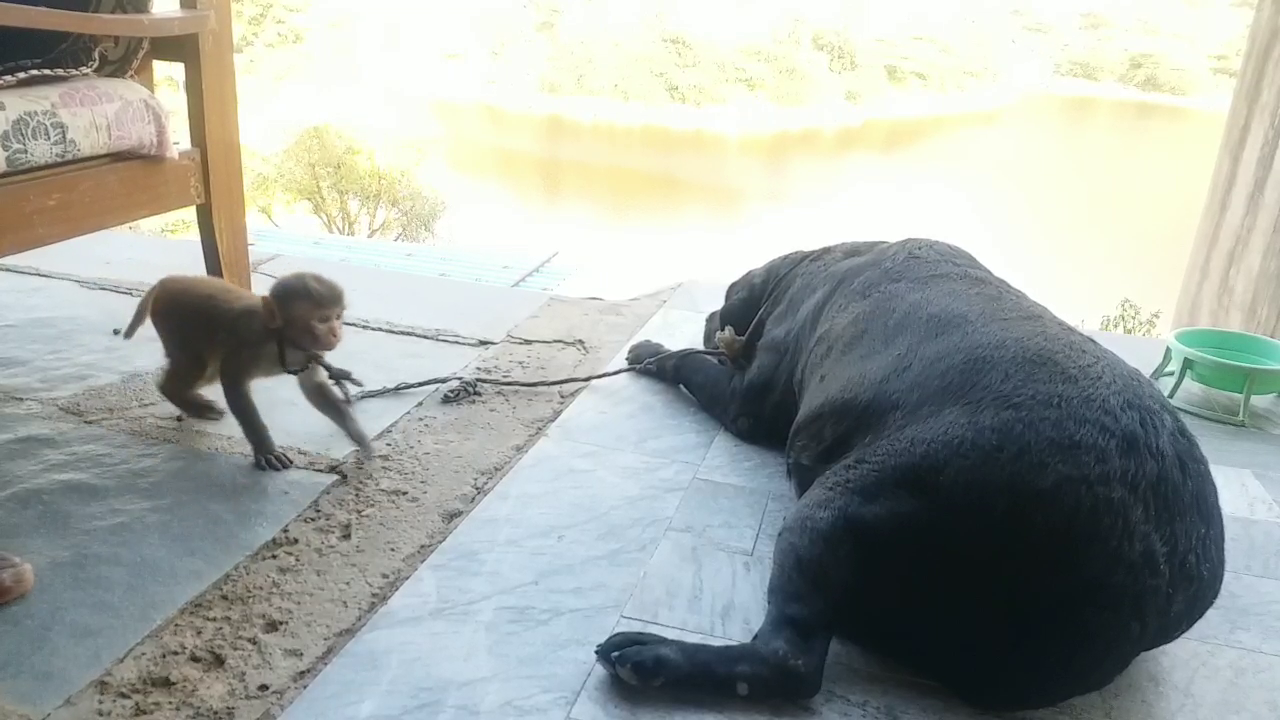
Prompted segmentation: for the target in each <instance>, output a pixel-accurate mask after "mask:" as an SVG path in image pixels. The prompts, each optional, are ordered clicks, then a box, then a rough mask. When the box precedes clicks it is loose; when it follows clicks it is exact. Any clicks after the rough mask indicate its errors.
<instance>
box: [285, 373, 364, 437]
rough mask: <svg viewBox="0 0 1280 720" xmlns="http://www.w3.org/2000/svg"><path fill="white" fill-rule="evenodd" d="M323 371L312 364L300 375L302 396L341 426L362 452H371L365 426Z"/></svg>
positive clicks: (299, 384) (299, 381) (299, 383)
mask: <svg viewBox="0 0 1280 720" xmlns="http://www.w3.org/2000/svg"><path fill="white" fill-rule="evenodd" d="M338 369H340V368H338ZM322 372H324V371H323V369H322V368H321V367H320V366H319V365H312V366H311V367H309V368H307V371H306V372H304V373H302V374H301V375H299V376H298V387H299V388H301V389H302V396H303V397H305V398H306V399H307V402H309V403H311V406H312V407H314V408H315V409H316V410H319V411H320V413H321V414H322V415H324V416H325V417H327V418H329V420H330V421H331V422H332V423H333V424H334V425H337V426H338V427H339V428H341V429H342V432H344V433H346V434H347V437H349V438H351V441H352V442H354V443H355V444H356V445H358V446H359V447H360V451H361V452H364V453H367V452H369V436H368V435H367V434H365V431H364V428H361V427H360V423H358V422H356V418H355V415H353V414H352V413H351V407H350V406H348V405H347V404H346V403H345V402H343V401H342V398H340V397H338V395H337V393H335V392H334V391H333V388H332V387H330V385H329V383H328V382H327V381H325V379H324V377H323V376H322V375H321V373H322ZM343 372H345V371H343ZM348 374H349V373H348Z"/></svg>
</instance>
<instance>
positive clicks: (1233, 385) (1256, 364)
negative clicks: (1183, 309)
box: [1169, 327, 1280, 395]
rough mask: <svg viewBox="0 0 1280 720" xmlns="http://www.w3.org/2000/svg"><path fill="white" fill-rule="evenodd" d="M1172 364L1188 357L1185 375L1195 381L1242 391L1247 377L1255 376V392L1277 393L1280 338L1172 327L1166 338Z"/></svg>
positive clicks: (1175, 365) (1218, 388)
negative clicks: (1169, 334)
mask: <svg viewBox="0 0 1280 720" xmlns="http://www.w3.org/2000/svg"><path fill="white" fill-rule="evenodd" d="M1169 352H1170V353H1171V354H1172V355H1173V358H1172V359H1173V362H1172V363H1171V367H1174V368H1178V367H1181V366H1182V362H1183V360H1184V359H1185V360H1190V361H1191V362H1190V363H1188V366H1187V376H1188V377H1190V378H1191V379H1192V380H1194V381H1195V382H1197V383H1199V384H1201V385H1205V386H1207V387H1211V388H1213V389H1215V390H1222V391H1224V392H1231V393H1243V392H1244V390H1245V383H1246V382H1247V381H1248V379H1249V376H1250V375H1252V376H1253V377H1254V381H1253V394H1254V395H1274V394H1275V393H1277V392H1280V340H1274V339H1272V338H1269V337H1266V336H1264V335H1254V334H1253V333H1247V332H1240V331H1238V330H1223V329H1221V328H1206V327H1190V328H1182V329H1180V330H1175V331H1174V332H1173V334H1172V335H1171V336H1170V337H1169Z"/></svg>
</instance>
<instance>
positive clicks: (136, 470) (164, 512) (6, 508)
mask: <svg viewBox="0 0 1280 720" xmlns="http://www.w3.org/2000/svg"><path fill="white" fill-rule="evenodd" d="M255 260H256V261H257V267H256V272H257V274H256V275H255V283H259V282H260V283H261V284H262V286H263V289H265V287H266V286H267V285H269V283H270V282H271V277H273V276H276V275H279V274H283V273H286V272H290V271H292V270H296V269H302V268H303V267H306V268H308V269H313V270H319V271H321V272H324V273H326V274H329V275H330V276H333V277H335V278H336V279H338V280H339V281H340V282H342V283H343V284H344V285H345V287H346V289H347V294H348V298H349V302H350V303H351V308H350V315H351V316H352V317H353V320H354V321H355V324H356V325H357V326H358V327H355V328H351V329H349V330H348V333H347V335H346V339H345V342H344V343H343V345H342V347H340V348H339V349H338V350H337V351H336V352H335V353H333V355H332V358H333V361H334V363H335V364H337V365H340V366H344V367H347V368H350V369H352V370H353V371H354V372H355V373H356V375H357V376H358V377H360V379H362V380H363V381H364V382H365V383H366V384H367V385H368V386H370V387H378V386H382V385H388V384H393V383H396V382H400V381H403V380H408V379H419V378H425V377H431V376H436V375H444V374H450V373H454V372H456V371H458V370H460V369H462V368H463V367H464V366H467V365H468V364H469V363H471V362H472V361H474V360H476V358H477V357H479V356H480V355H481V353H482V352H483V351H484V349H485V348H486V347H487V346H489V345H492V344H493V343H495V342H496V341H498V340H501V339H502V338H503V337H504V336H505V335H506V334H507V332H508V330H510V329H511V328H512V327H513V326H514V325H516V324H517V323H519V322H520V321H522V320H523V319H524V318H525V317H527V316H529V315H530V314H532V313H534V311H536V310H537V309H538V308H539V306H540V305H541V304H542V303H543V302H545V301H546V299H547V297H548V296H547V295H544V294H540V293H532V292H525V291H519V290H511V289H507V288H501V287H495V286H486V285H479V284H474V283H466V282H458V281H451V280H441V279H435V278H430V277H422V276H403V275H397V274H395V273H389V272H382V271H377V270H371V269H366V268H353V267H350V266H343V265H340V264H337V263H325V262H323V261H307V260H299V259H296V258H287V257H270V256H261V257H255ZM3 264H4V265H8V266H10V267H11V268H12V266H19V267H20V268H22V269H23V270H24V271H23V272H12V271H4V268H0V297H3V298H4V311H3V313H0V337H2V338H3V339H4V341H3V343H0V508H2V509H3V516H2V517H3V521H2V522H0V548H2V549H3V550H4V551H5V552H10V553H14V554H17V555H20V556H22V557H23V559H24V560H27V561H28V562H31V563H32V564H33V566H34V567H35V568H36V575H37V584H36V588H35V590H34V591H33V592H32V594H31V595H30V596H29V597H27V598H26V599H24V600H22V601H19V602H17V603H14V604H13V605H10V606H6V607H4V608H3V609H0V643H2V644H3V646H4V647H5V648H6V652H4V653H0V715H3V714H4V710H5V708H8V709H11V710H18V711H21V712H23V713H26V714H29V715H32V716H35V717H43V716H44V715H45V714H47V713H48V712H49V711H51V710H52V709H53V708H55V707H57V706H58V705H60V704H61V703H62V702H63V701H64V700H66V699H67V698H68V697H69V696H71V695H72V694H73V693H74V692H76V691H77V690H79V689H80V688H81V687H82V686H84V685H85V684H86V683H88V682H90V681H92V680H93V679H94V678H96V677H98V676H99V674H101V673H102V672H103V670H105V669H106V668H107V667H108V666H109V665H110V664H111V663H112V662H114V661H115V660H117V659H118V658H120V657H121V656H122V655H124V654H125V653H126V652H127V651H128V650H129V649H130V648H131V647H133V646H134V645H135V644H136V643H137V642H138V641H139V640H140V639H142V638H143V637H144V636H145V635H146V634H147V633H149V632H150V631H152V630H153V629H154V628H156V627H157V626H158V625H160V624H161V623H163V622H164V621H165V620H166V619H167V618H169V617H170V616H171V615H172V614H173V613H175V612H176V611H178V610H179V609H180V608H181V607H182V606H183V605H184V604H185V603H187V602H188V601H189V600H190V599H191V598H193V597H196V596H197V595H199V594H200V593H202V592H203V591H204V590H205V589H206V588H208V587H209V586H210V584H211V583H214V582H215V581H217V580H218V579H219V578H221V577H222V576H223V575H224V574H225V573H226V572H227V571H228V570H229V569H231V568H232V567H233V566H235V565H236V564H237V563H238V562H239V561H240V560H242V559H243V558H245V557H246V556H247V555H249V554H251V553H253V552H254V551H255V550H257V549H258V548H259V547H260V546H261V545H262V544H263V543H265V542H267V541H268V540H270V539H271V538H272V537H273V536H275V535H276V533H277V532H278V531H279V530H280V529H281V528H282V527H283V526H284V525H285V524H286V523H288V522H289V521H290V520H292V519H293V518H294V517H295V516H296V515H297V514H298V513H299V511H301V510H302V509H303V508H305V507H306V506H307V505H308V504H309V503H311V502H312V501H313V500H314V499H315V498H316V497H317V496H318V495H319V494H320V493H321V492H322V491H323V490H324V489H325V488H326V487H328V485H329V484H330V483H331V481H333V480H334V478H335V477H336V476H335V475H334V474H332V472H330V471H332V470H334V469H336V468H337V466H338V465H339V464H340V463H341V462H342V460H343V459H344V458H346V457H347V456H348V455H349V453H351V451H352V450H353V449H354V448H353V446H352V445H351V443H350V442H349V441H348V440H347V439H346V438H345V436H344V435H342V433H341V432H340V431H339V430H337V429H336V428H334V427H333V426H332V425H331V424H330V423H328V422H327V421H326V420H325V419H324V418H323V417H321V416H320V415H319V414H318V413H316V412H315V411H314V410H312V409H311V408H310V407H309V406H307V405H306V404H305V403H304V401H303V399H302V398H301V397H300V393H299V392H298V391H297V388H296V387H295V386H294V382H293V380H292V378H289V377H287V376H282V377H279V378H273V379H270V380H265V381H260V382H258V383H255V396H256V397H257V399H258V404H259V406H260V409H261V410H262V413H263V416H264V418H265V420H266V422H267V424H268V426H269V427H271V428H272V431H273V434H274V436H275V438H276V441H277V442H278V443H279V444H280V445H281V446H283V447H286V448H288V449H290V450H291V452H293V453H294V457H295V459H297V460H299V461H300V464H301V465H303V466H306V467H309V468H312V469H310V470H308V469H295V470H291V471H288V472H284V473H262V472H259V471H257V470H255V469H254V468H253V467H252V464H251V461H250V460H249V457H248V456H247V454H246V452H247V448H246V447H245V445H244V442H243V440H242V438H241V435H240V431H239V428H238V427H237V426H236V424H235V421H234V420H233V419H232V418H231V417H229V416H228V417H227V418H226V419H224V420H223V421H221V422H218V423H206V422H199V421H186V422H183V423H177V422H175V416H176V414H177V412H176V410H174V409H173V408H172V407H171V406H170V405H169V404H168V403H167V402H165V401H164V400H163V398H161V397H160V395H159V394H158V392H156V391H155V389H154V387H153V385H152V383H153V377H154V373H155V371H156V370H157V369H158V368H159V367H161V365H162V364H163V362H164V357H163V353H162V350H161V348H160V344H159V340H158V338H157V337H156V335H155V332H154V330H153V329H151V327H150V325H149V324H148V325H147V326H144V329H143V330H142V331H141V332H140V333H139V334H138V336H137V337H135V338H134V339H133V340H131V341H129V342H125V341H123V340H121V339H120V338H119V337H116V336H114V335H113V334H112V329H113V328H117V327H120V326H122V325H123V324H125V323H126V322H127V321H128V319H129V317H130V315H131V314H132V311H133V308H134V306H135V305H136V303H137V297H136V295H131V294H129V292H130V291H133V292H136V291H138V290H140V289H142V288H143V287H145V286H146V285H147V284H149V283H150V282H153V281H154V280H156V279H158V278H159V277H161V276H163V275H165V274H170V273H203V268H202V266H201V261H200V254H199V247H198V245H195V244H193V243H185V242H178V241H171V240H163V239H154V238H145V237H138V236H130V235H121V234H106V235H103V236H91V237H88V238H82V239H79V240H75V241H70V242H67V243H62V244H59V245H55V246H51V247H49V248H46V249H42V250H38V251H33V252H30V253H24V254H21V255H17V256H12V257H8V258H5V259H4V263H3ZM33 271H34V272H36V273H40V274H31V273H32V272H33ZM49 275H55V276H57V277H50V276H49ZM429 392H431V391H429V390H423V391H418V392H406V393H399V394H395V395H391V396H387V397H385V398H375V399H371V400H368V401H365V402H361V403H360V404H358V405H357V406H356V414H357V416H358V417H359V419H360V421H361V422H362V424H363V425H364V427H365V428H366V429H367V430H368V432H369V433H370V435H371V436H372V435H376V434H377V433H379V432H381V431H382V430H384V429H386V428H387V427H388V426H390V425H391V424H392V423H393V422H395V421H396V420H397V419H398V418H400V416H401V415H403V414H404V413H405V412H407V411H408V410H410V409H411V408H412V407H413V406H414V405H416V404H417V403H418V402H420V401H421V400H422V399H423V398H424V397H425V396H426V395H427V394H428V393H429ZM209 394H210V396H211V397H213V399H215V400H216V401H217V402H219V403H220V404H224V401H223V399H222V398H221V393H220V390H218V389H217V388H213V389H210V391H209ZM317 470H319V471H317ZM104 618H105V619H109V621H104ZM16 648H23V651H22V652H12V651H9V650H12V649H16Z"/></svg>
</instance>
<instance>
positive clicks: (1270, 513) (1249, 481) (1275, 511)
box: [1212, 465, 1280, 520]
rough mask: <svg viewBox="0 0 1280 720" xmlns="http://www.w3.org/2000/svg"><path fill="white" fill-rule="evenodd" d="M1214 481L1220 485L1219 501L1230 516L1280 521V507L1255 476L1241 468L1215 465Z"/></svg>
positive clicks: (1213, 467)
mask: <svg viewBox="0 0 1280 720" xmlns="http://www.w3.org/2000/svg"><path fill="white" fill-rule="evenodd" d="M1212 469H1213V479H1214V482H1216V483H1217V485H1218V501H1219V502H1220V503H1221V504H1222V511H1223V512H1224V513H1227V514H1229V515H1239V516H1240V517H1251V518H1259V519H1264V520H1280V505H1278V504H1277V503H1276V501H1275V500H1273V499H1272V498H1271V495H1270V493H1268V492H1267V489H1266V488H1264V487H1263V486H1262V483H1260V482H1258V480H1257V478H1255V477H1254V476H1253V472H1251V471H1249V470H1242V469H1240V468H1234V467H1225V466H1223V465H1214V466H1212Z"/></svg>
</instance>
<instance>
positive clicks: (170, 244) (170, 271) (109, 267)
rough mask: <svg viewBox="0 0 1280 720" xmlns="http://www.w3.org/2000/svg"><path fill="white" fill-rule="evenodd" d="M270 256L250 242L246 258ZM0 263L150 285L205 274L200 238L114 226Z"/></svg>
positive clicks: (255, 258) (267, 257)
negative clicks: (178, 237)
mask: <svg viewBox="0 0 1280 720" xmlns="http://www.w3.org/2000/svg"><path fill="white" fill-rule="evenodd" d="M270 257H271V256H270V255H267V254H265V253H259V252H257V251H255V250H254V249H253V248H252V247H250V248H249V258H250V260H266V259H269V258H270ZM0 263H2V264H4V265H24V266H27V267H33V268H37V269H40V270H45V271H48V272H55V273H62V274H66V275H77V276H80V277H84V278H96V279H105V280H114V281H117V282H123V283H128V284H138V285H150V284H152V283H154V282H155V281H157V280H159V279H160V278H162V277H164V276H165V275H204V274H205V268H204V251H203V250H201V248H200V242H199V241H198V240H176V239H174V238H164V237H152V236H150V235H140V234H137V233H131V232H121V231H118V230H107V231H104V232H97V233H92V234H90V235H85V236H83V237H78V238H75V239H72V240H67V241H65V242H60V243H57V244H54V245H47V246H45V247H42V248H38V249H36V250H28V251H27V252H24V253H19V254H17V255H10V256H9V257H7V258H4V260H3V261H0ZM128 319H129V318H128V317H126V318H124V320H126V321H127V320H128Z"/></svg>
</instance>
